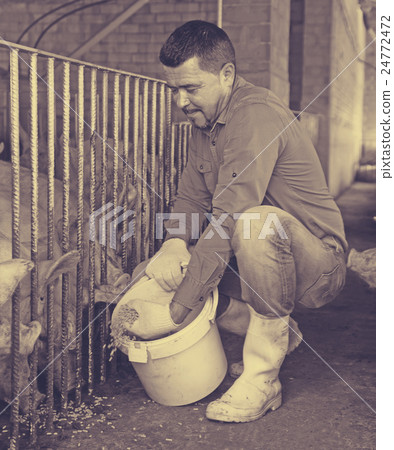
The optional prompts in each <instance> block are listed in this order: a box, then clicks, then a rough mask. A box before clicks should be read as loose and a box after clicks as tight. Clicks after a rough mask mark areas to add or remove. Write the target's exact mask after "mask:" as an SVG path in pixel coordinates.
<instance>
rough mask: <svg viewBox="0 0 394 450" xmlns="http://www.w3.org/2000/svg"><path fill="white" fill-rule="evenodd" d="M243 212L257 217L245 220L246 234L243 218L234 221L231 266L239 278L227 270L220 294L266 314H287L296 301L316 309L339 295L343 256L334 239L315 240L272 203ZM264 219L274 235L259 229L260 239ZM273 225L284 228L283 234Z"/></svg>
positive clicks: (344, 262) (343, 276) (344, 274)
mask: <svg viewBox="0 0 394 450" xmlns="http://www.w3.org/2000/svg"><path fill="white" fill-rule="evenodd" d="M245 213H258V215H259V218H258V219H253V220H250V222H249V225H250V227H249V230H250V235H249V234H248V233H249V232H248V230H247V236H246V238H245V230H244V226H243V224H244V223H245V222H244V221H243V220H242V216H241V217H240V219H239V220H238V221H237V222H236V225H235V230H234V234H233V236H232V241H231V244H232V248H233V250H234V255H235V258H232V260H230V266H232V268H233V269H234V270H235V271H237V272H238V273H239V277H238V276H237V275H236V274H235V273H234V272H233V271H232V270H231V269H229V268H228V269H227V270H226V272H225V274H224V276H223V278H222V281H221V282H220V284H219V291H220V292H221V293H222V294H225V295H230V296H232V297H234V298H238V299H240V300H241V299H242V300H243V301H245V302H247V303H249V304H250V305H251V306H252V307H253V309H254V310H255V311H256V312H257V313H259V314H264V315H270V316H276V315H279V316H284V315H288V314H290V313H291V312H292V311H293V309H294V307H295V305H296V304H297V303H299V304H301V305H303V306H306V307H308V308H318V307H320V306H323V305H325V304H326V303H328V302H330V301H331V300H333V299H334V298H335V297H336V296H337V295H338V294H339V292H340V291H341V290H342V288H343V286H344V284H345V277H346V259H345V254H344V251H343V248H342V246H341V244H340V243H339V241H337V239H336V238H334V237H333V236H326V237H324V238H323V239H319V238H317V237H316V236H314V235H313V234H312V233H311V232H310V231H309V230H308V229H307V228H305V226H304V225H303V224H302V223H301V222H300V221H298V220H297V219H296V218H295V217H293V216H292V215H291V214H289V213H287V212H286V211H283V210H281V209H279V208H275V207H273V206H258V207H255V208H251V209H249V210H247V211H245ZM269 215H270V216H269ZM273 215H274V216H276V218H277V221H275V222H273V221H272V217H273ZM267 217H268V219H270V217H271V219H270V220H268V223H269V224H270V226H269V228H270V229H271V230H273V234H268V233H264V232H263V237H262V236H261V232H262V230H263V227H264V224H265V223H266V219H267ZM275 223H279V224H280V225H281V226H282V227H283V229H281V231H282V233H280V232H278V229H275ZM265 231H267V227H265ZM283 231H284V233H283ZM264 234H266V235H265V236H264ZM284 235H285V237H284Z"/></svg>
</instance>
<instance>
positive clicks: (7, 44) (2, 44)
mask: <svg viewBox="0 0 394 450" xmlns="http://www.w3.org/2000/svg"><path fill="white" fill-rule="evenodd" d="M0 47H6V48H8V49H10V48H12V49H16V50H22V51H24V52H28V53H37V54H38V55H39V56H46V57H49V58H56V59H57V60H59V61H63V62H68V63H70V64H76V65H78V66H79V65H83V66H85V67H88V68H94V69H98V70H101V71H103V72H109V73H118V74H120V75H126V76H131V77H135V78H143V79H144V80H150V81H158V82H161V83H165V81H164V80H159V79H157V78H152V77H146V76H144V77H142V76H141V75H140V74H137V73H133V72H127V71H125V70H118V69H116V70H115V69H112V68H111V67H106V66H100V65H99V64H94V63H91V62H89V61H83V60H79V59H75V58H70V57H67V56H64V55H58V54H56V53H51V52H47V51H45V50H37V49H36V48H31V47H27V46H25V45H20V44H15V43H13V42H9V41H5V40H4V39H1V38H0Z"/></svg>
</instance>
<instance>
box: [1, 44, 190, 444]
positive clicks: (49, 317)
mask: <svg viewBox="0 0 394 450" xmlns="http://www.w3.org/2000/svg"><path fill="white" fill-rule="evenodd" d="M0 51H3V52H9V71H8V72H4V73H3V72H2V77H3V79H0V83H2V85H3V86H4V85H7V86H9V88H8V89H9V96H8V101H7V108H8V111H7V112H6V113H5V112H4V111H3V112H2V113H3V116H5V117H9V120H7V121H6V122H5V121H3V125H4V126H7V131H6V132H5V131H4V130H2V134H0V135H3V136H5V139H4V140H5V150H4V153H3V155H2V158H3V161H0V162H1V165H0V169H1V171H2V173H1V175H0V178H1V179H2V180H3V182H4V183H5V184H7V185H8V187H9V189H8V191H7V189H2V191H1V197H0V201H1V204H2V211H1V213H2V214H1V215H2V221H1V222H0V225H1V227H2V229H1V230H0V231H1V234H0V239H2V240H3V241H4V242H5V244H4V245H2V246H1V248H9V249H10V251H9V252H8V253H7V252H5V253H4V252H3V254H2V255H0V262H1V261H5V260H7V259H11V258H27V259H30V260H31V261H33V263H34V267H33V269H32V270H31V273H30V275H31V277H30V278H31V279H30V282H29V283H28V284H29V285H28V286H27V291H26V289H24V287H23V286H22V283H21V284H20V286H19V287H18V288H17V289H16V290H15V293H14V294H13V297H12V300H8V302H11V303H12V306H11V308H9V310H10V311H11V317H8V318H7V319H9V321H10V323H11V349H8V350H9V353H10V361H11V380H8V381H9V383H10V390H11V391H10V395H9V397H8V398H5V399H1V400H6V401H8V402H9V408H10V409H11V412H10V420H11V436H10V448H17V447H18V445H19V434H20V430H19V418H20V409H21V403H20V402H21V400H22V399H24V398H26V397H27V398H28V404H29V407H28V417H29V429H30V440H31V442H33V443H35V442H36V439H37V421H38V418H37V404H38V402H39V400H40V397H41V396H42V394H41V393H40V390H39V387H38V385H37V375H40V377H41V378H43V379H44V382H45V402H46V403H45V405H46V427H47V430H48V431H50V430H51V429H52V428H53V420H54V411H55V405H56V406H57V400H59V408H60V410H61V411H64V412H66V409H67V404H68V401H69V392H70V391H71V390H72V391H73V394H74V395H75V402H76V404H77V405H78V404H79V403H81V396H82V389H83V387H84V382H86V385H87V390H88V392H90V393H92V392H93V389H94V385H95V384H96V383H103V382H104V381H105V380H106V377H107V369H108V363H107V361H108V349H107V343H108V324H109V320H110V309H109V308H108V307H106V306H102V307H98V305H97V302H96V295H97V292H98V291H97V288H98V287H99V286H100V285H105V286H108V285H109V286H112V285H114V284H116V280H117V279H119V276H120V274H121V273H122V272H125V273H131V271H132V270H133V268H134V267H135V266H136V265H137V264H138V263H139V262H141V261H142V260H144V259H146V258H147V257H150V256H151V255H152V254H153V253H154V252H155V250H157V247H158V245H160V242H158V241H157V240H156V239H155V233H156V223H155V213H157V212H168V211H169V210H170V208H171V204H172V199H173V198H174V194H175V192H176V189H177V186H178V182H179V178H180V174H181V172H182V169H183V167H184V166H185V164H186V161H187V145H188V139H189V135H190V125H189V124H188V123H181V124H174V123H172V118H171V93H170V90H169V89H168V88H167V86H166V85H165V83H164V82H163V81H160V80H156V79H152V78H147V77H144V76H141V75H136V74H133V73H128V72H124V71H120V70H113V69H110V68H107V67H102V66H98V65H94V64H90V63H87V62H82V61H78V60H73V59H70V58H66V57H63V56H60V55H55V54H51V53H48V52H44V51H38V50H36V49H31V48H28V47H24V46H20V45H15V44H13V43H10V42H5V41H0ZM5 78H6V79H5ZM27 99H28V101H27ZM23 166H24V167H23ZM7 192H8V193H7ZM107 223H109V226H106V224H107ZM130 224H131V225H130ZM129 235H130V237H129V238H128V239H126V237H127V236H129ZM8 243H9V245H8ZM7 245H8V247H7ZM46 260H48V261H52V267H51V269H50V271H51V270H52V272H53V274H54V275H53V279H46V280H44V281H42V279H43V277H44V279H45V275H46V274H47V273H48V271H47V270H48V269H47V268H48V264H49V263H48V261H46ZM54 261H56V264H57V265H56V264H55V266H54V265H53V262H54ZM73 264H74V265H73ZM70 266H71V268H70ZM59 270H60V271H61V272H62V275H61V277H60V278H59V279H57V280H56V279H55V274H57V273H58V272H59ZM50 271H49V272H50ZM114 280H115V281H114ZM25 281H26V280H25ZM28 281H29V280H28ZM26 292H27V294H26ZM109 292H111V289H109ZM6 303H7V302H6ZM26 305H27V310H28V315H27V316H26ZM0 308H2V309H1V310H0V313H2V315H3V316H5V315H6V314H7V313H6V312H5V311H6V309H4V308H5V305H4V304H3V305H2V306H0ZM9 310H7V311H9ZM8 314H9V313H8ZM35 320H38V321H39V322H40V323H41V328H42V332H41V337H40V338H39V339H38V340H37V342H36V344H35V346H34V350H33V352H32V353H31V354H30V355H29V366H26V364H25V365H24V364H23V361H24V359H23V358H27V356H26V355H24V354H23V351H22V348H23V347H24V343H23V342H22V339H23V336H22V334H21V326H23V325H21V322H22V323H27V322H29V321H35ZM26 362H27V361H26ZM28 372H30V373H28ZM27 376H28V378H27ZM39 380H40V378H39ZM3 381H4V380H3ZM54 385H55V386H56V387H57V389H58V391H59V393H60V395H59V396H58V397H56V395H54V392H55V388H54ZM27 386H29V387H28V388H27ZM25 409H26V408H25ZM3 411H5V410H3Z"/></svg>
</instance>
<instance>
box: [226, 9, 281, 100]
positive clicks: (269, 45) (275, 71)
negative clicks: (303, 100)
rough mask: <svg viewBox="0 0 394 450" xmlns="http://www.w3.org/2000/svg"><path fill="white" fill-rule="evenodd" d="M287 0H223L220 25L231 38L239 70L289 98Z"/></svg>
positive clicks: (254, 81)
mask: <svg viewBox="0 0 394 450" xmlns="http://www.w3.org/2000/svg"><path fill="white" fill-rule="evenodd" d="M289 26H290V0H281V1H280V2H278V1H275V0H242V1H241V0H225V2H224V6H223V28H224V29H225V30H226V32H227V33H228V35H229V37H230V39H231V40H232V42H233V44H234V47H235V52H236V55H237V65H238V71H239V73H240V74H242V75H243V76H245V78H246V79H247V80H248V81H250V82H252V83H254V84H256V85H258V86H264V87H268V88H270V89H272V90H273V91H274V92H275V93H276V94H277V95H279V96H280V97H281V98H282V99H283V100H284V101H285V103H286V104H288V101H289V79H288V44H289Z"/></svg>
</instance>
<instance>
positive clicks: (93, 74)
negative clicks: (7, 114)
mask: <svg viewBox="0 0 394 450" xmlns="http://www.w3.org/2000/svg"><path fill="white" fill-rule="evenodd" d="M96 126H97V69H91V71H90V129H91V136H90V192H89V207H90V209H89V212H90V216H89V217H93V213H94V211H95V209H96ZM92 231H93V236H90V239H89V303H88V327H89V328H88V391H89V395H92V394H93V381H94V380H93V372H94V362H93V335H94V323H93V320H94V319H93V315H94V303H95V293H94V285H95V281H96V280H95V273H96V263H95V258H96V243H95V239H96V236H95V234H94V224H93V230H90V229H89V233H91V232H92ZM92 238H93V239H92Z"/></svg>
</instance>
